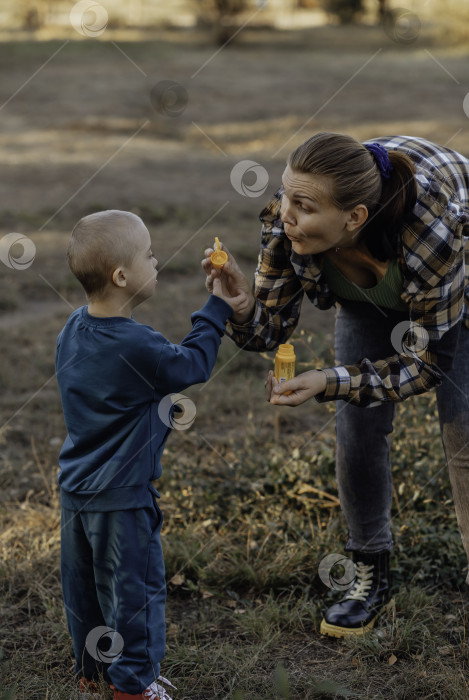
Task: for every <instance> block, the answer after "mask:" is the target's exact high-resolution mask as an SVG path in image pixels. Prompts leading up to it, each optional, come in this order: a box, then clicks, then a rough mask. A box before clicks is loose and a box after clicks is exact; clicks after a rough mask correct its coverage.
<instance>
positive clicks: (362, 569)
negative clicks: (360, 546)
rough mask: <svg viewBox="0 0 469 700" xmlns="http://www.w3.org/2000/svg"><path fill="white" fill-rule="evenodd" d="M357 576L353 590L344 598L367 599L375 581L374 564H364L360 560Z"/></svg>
mask: <svg viewBox="0 0 469 700" xmlns="http://www.w3.org/2000/svg"><path fill="white" fill-rule="evenodd" d="M356 566H357V578H356V580H355V583H354V584H353V587H352V590H351V591H350V593H348V594H347V595H346V596H345V598H344V600H362V601H365V600H366V597H367V595H368V593H369V591H370V588H371V584H372V583H373V564H368V565H366V564H364V563H363V562H361V561H358V562H357V564H356Z"/></svg>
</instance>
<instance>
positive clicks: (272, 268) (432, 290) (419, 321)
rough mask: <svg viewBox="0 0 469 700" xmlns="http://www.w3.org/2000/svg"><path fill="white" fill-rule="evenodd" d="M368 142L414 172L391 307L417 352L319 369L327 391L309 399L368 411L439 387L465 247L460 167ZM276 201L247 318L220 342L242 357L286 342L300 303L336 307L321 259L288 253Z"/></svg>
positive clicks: (468, 300) (406, 147)
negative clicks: (397, 302)
mask: <svg viewBox="0 0 469 700" xmlns="http://www.w3.org/2000/svg"><path fill="white" fill-rule="evenodd" d="M373 142H375V143H376V142H377V143H380V144H381V145H382V146H384V147H385V148H386V149H388V150H389V151H392V150H396V151H400V152H402V153H406V154H407V155H408V156H409V157H410V158H411V160H412V161H413V163H414V165H415V178H416V183H417V201H416V204H415V207H414V209H413V211H412V213H411V215H410V217H408V218H407V219H406V220H405V221H404V222H403V224H402V229H401V232H400V236H399V244H398V251H397V252H398V258H397V260H398V264H399V267H400V270H401V271H402V274H403V280H404V284H403V289H402V293H401V299H402V300H403V301H404V302H405V303H406V304H407V305H408V308H409V325H410V328H411V329H412V328H413V330H414V331H417V333H416V335H417V337H420V340H421V345H419V341H418V340H417V342H416V345H415V346H414V347H413V346H412V345H410V346H407V347H406V348H405V350H404V351H403V352H402V353H398V352H396V354H394V355H392V356H390V357H386V358H383V359H382V360H378V361H376V362H370V360H369V359H367V358H364V359H363V360H362V361H361V362H358V363H357V364H354V365H346V366H338V367H330V368H327V369H324V370H323V371H324V372H325V374H326V376H327V386H326V390H325V391H324V392H323V393H322V394H320V395H318V396H317V397H316V399H317V400H318V401H330V400H335V399H344V400H347V401H349V402H350V403H352V404H354V405H356V406H375V405H379V404H380V403H381V402H384V401H403V400H404V399H406V398H407V397H408V396H411V395H413V394H421V393H424V392H425V391H428V390H429V389H430V388H432V387H434V386H437V385H438V384H440V383H441V381H442V378H443V377H442V371H441V370H440V368H439V367H438V365H437V362H436V361H437V350H438V344H439V341H441V339H442V337H443V336H444V334H445V333H446V332H447V331H449V330H450V329H451V328H453V327H454V326H455V324H457V323H458V321H459V320H460V319H463V322H464V323H465V325H466V326H467V327H468V328H469V279H468V277H469V275H465V260H464V245H465V239H467V238H468V237H469V159H467V158H464V157H463V156H462V155H461V154H459V153H457V152H456V151H452V150H450V149H448V148H445V147H443V146H438V145H436V144H433V143H430V142H429V141H426V140H424V139H420V138H414V137H408V136H392V137H383V138H377V139H373ZM368 143H369V142H368ZM280 193H281V190H279V191H278V192H277V193H276V194H275V196H274V198H273V199H272V200H271V201H270V202H269V203H268V205H267V206H266V208H265V209H264V210H263V211H262V212H261V214H260V220H261V222H262V234H261V249H260V253H259V259H258V264H257V268H256V272H255V278H254V287H253V291H254V295H255V298H256V306H255V310H254V313H253V316H252V318H251V319H250V320H249V321H248V322H247V323H245V324H243V325H239V324H236V323H233V321H228V324H227V334H228V335H229V336H230V337H231V338H232V339H233V340H234V342H235V343H236V344H237V345H238V346H239V347H241V348H243V349H245V350H253V351H257V352H259V351H263V350H273V349H274V348H276V347H277V346H278V345H279V344H280V343H285V342H287V340H288V338H289V337H290V335H291V334H292V333H293V331H294V329H295V327H296V325H297V323H298V320H299V316H300V309H301V303H302V300H303V296H304V295H306V296H307V298H308V299H309V300H310V301H311V302H312V303H313V304H315V305H316V306H317V307H318V308H319V309H328V308H330V307H331V306H333V305H334V304H335V301H336V299H335V297H334V294H333V293H332V291H331V289H330V288H329V286H328V283H327V280H326V277H325V275H324V273H323V272H322V269H321V255H302V256H300V255H297V254H296V253H295V252H294V251H293V250H292V246H291V241H289V240H288V238H287V237H286V236H285V233H284V229H283V223H282V221H281V220H280V202H281V194H280ZM413 338H414V342H415V335H414V336H413ZM422 346H425V347H423V349H421V350H420V349H419V348H421V347H422ZM404 347H405V346H404ZM409 347H410V350H409Z"/></svg>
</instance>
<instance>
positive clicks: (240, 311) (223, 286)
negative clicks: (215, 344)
mask: <svg viewBox="0 0 469 700" xmlns="http://www.w3.org/2000/svg"><path fill="white" fill-rule="evenodd" d="M220 247H221V249H222V250H224V251H225V253H227V254H228V262H227V263H225V265H223V268H222V269H221V270H217V269H216V268H214V267H212V263H211V261H210V255H211V254H212V253H213V248H207V249H206V250H205V251H204V255H205V256H206V257H205V258H204V259H203V260H202V268H203V270H204V272H205V274H206V275H207V278H206V280H205V286H206V288H207V290H208V291H209V292H212V293H213V294H215V296H217V297H220V298H221V299H223V300H224V301H226V302H227V304H229V305H230V306H231V307H232V308H233V310H234V315H233V319H232V320H233V321H234V322H235V323H245V322H246V321H248V320H249V319H250V318H251V316H252V312H253V310H254V305H255V303H256V302H255V299H254V296H253V293H252V291H251V285H250V284H249V282H248V280H247V279H246V277H245V276H244V275H243V273H242V272H241V270H240V268H239V266H238V263H237V262H236V260H235V259H234V257H233V256H232V255H231V253H230V251H229V250H228V249H227V247H226V246H225V245H223V243H221V244H220ZM215 280H218V282H219V283H220V286H218V284H217V285H215Z"/></svg>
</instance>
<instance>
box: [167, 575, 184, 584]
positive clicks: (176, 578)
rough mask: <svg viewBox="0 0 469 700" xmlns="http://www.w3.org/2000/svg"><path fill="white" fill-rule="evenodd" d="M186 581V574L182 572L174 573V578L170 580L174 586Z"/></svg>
mask: <svg viewBox="0 0 469 700" xmlns="http://www.w3.org/2000/svg"><path fill="white" fill-rule="evenodd" d="M184 581H185V578H184V576H181V574H174V576H173V578H171V579H170V580H169V582H170V583H172V584H173V586H182V584H183V583H184Z"/></svg>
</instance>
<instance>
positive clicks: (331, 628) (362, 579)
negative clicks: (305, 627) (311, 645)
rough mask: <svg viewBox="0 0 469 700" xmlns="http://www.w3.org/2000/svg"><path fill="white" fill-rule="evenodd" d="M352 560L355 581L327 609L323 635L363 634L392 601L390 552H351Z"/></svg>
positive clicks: (323, 623) (322, 626)
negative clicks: (340, 597)
mask: <svg viewBox="0 0 469 700" xmlns="http://www.w3.org/2000/svg"><path fill="white" fill-rule="evenodd" d="M352 559H353V561H354V563H355V566H356V575H357V577H356V579H355V582H354V584H353V586H352V587H351V588H350V589H349V590H348V592H347V594H346V595H345V597H344V598H342V600H341V601H339V602H338V603H335V605H332V606H331V607H330V608H329V609H328V610H327V612H326V614H325V615H324V618H323V620H322V622H321V630H320V631H321V634H327V635H329V636H330V637H346V636H348V635H352V634H364V633H365V632H366V631H367V630H369V629H371V628H372V627H373V626H374V624H375V622H376V619H377V617H378V615H379V614H380V613H381V612H383V610H385V609H386V608H387V607H388V606H389V605H390V604H391V602H392V599H391V579H390V573H389V551H385V552H378V553H376V554H368V553H367V552H352Z"/></svg>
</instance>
